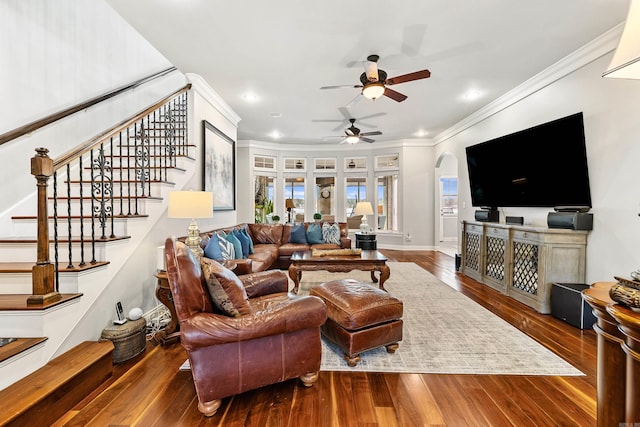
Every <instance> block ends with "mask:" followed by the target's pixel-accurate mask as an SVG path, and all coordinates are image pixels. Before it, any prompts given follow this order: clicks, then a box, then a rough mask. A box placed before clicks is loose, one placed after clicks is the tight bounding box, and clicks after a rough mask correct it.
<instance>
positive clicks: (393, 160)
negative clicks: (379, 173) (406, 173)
mask: <svg viewBox="0 0 640 427" xmlns="http://www.w3.org/2000/svg"><path fill="white" fill-rule="evenodd" d="M398 158H399V156H398V155H397V154H388V155H385V156H376V160H375V164H376V167H375V170H390V169H393V170H397V169H398V168H400V162H399V160H398Z"/></svg>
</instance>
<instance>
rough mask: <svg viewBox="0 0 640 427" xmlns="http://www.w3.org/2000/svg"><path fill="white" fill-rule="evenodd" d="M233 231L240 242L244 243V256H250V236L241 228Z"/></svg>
mask: <svg viewBox="0 0 640 427" xmlns="http://www.w3.org/2000/svg"><path fill="white" fill-rule="evenodd" d="M232 233H233V235H234V236H236V238H237V239H238V240H240V244H241V245H242V258H246V257H247V256H249V238H248V237H247V236H245V235H244V233H242V232H241V231H240V230H233V231H232Z"/></svg>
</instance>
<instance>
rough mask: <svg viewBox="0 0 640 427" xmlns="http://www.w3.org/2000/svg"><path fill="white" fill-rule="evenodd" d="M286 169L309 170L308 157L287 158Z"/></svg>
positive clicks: (285, 160)
mask: <svg viewBox="0 0 640 427" xmlns="http://www.w3.org/2000/svg"><path fill="white" fill-rule="evenodd" d="M284 169H285V170H287V171H296V172H304V171H306V170H307V159H303V158H285V159H284Z"/></svg>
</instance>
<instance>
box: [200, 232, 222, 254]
mask: <svg viewBox="0 0 640 427" xmlns="http://www.w3.org/2000/svg"><path fill="white" fill-rule="evenodd" d="M218 240H219V239H218V235H217V234H216V233H213V234H212V235H211V238H210V239H209V241H208V242H207V246H205V247H204V256H206V257H207V258H211V259H223V258H222V251H221V250H220V242H219V241H218Z"/></svg>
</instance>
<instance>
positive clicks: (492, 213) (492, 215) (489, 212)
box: [476, 209, 500, 222]
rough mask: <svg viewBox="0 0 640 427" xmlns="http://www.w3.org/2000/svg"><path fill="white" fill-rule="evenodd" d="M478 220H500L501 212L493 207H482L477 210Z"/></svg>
mask: <svg viewBox="0 0 640 427" xmlns="http://www.w3.org/2000/svg"><path fill="white" fill-rule="evenodd" d="M476 221H482V222H500V212H499V211H497V210H493V209H481V210H478V211H476Z"/></svg>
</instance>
